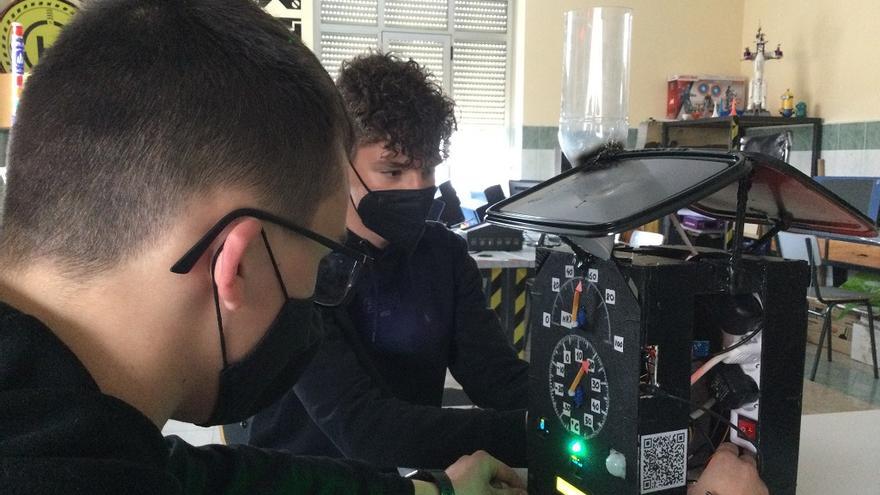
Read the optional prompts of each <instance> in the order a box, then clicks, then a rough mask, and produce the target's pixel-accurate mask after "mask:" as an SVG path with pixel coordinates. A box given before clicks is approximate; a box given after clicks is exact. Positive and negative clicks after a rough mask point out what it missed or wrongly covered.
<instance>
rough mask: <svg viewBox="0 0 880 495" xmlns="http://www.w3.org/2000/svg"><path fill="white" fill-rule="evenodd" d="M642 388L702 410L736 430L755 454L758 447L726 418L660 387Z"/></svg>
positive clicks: (649, 386) (648, 386)
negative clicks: (753, 449)
mask: <svg viewBox="0 0 880 495" xmlns="http://www.w3.org/2000/svg"><path fill="white" fill-rule="evenodd" d="M644 387H645V388H647V389H648V390H649V391H650V392H649V393H650V394H652V395H657V396H659V397H664V398H667V399H672V400H675V401H678V402H683V403H685V404H687V405H689V406H691V407H695V408H697V409H702V410H703V411H704V412H706V413H707V414H709V415H710V416H712V417H714V418H715V419H717V420H718V421H721V422H722V423H724V424H726V425H727V426H729V427H731V428H732V429H734V430H736V432H737V433H739V437H740V438H741V439H743V440H745V441H746V442H749V443H750V444H752V447H754V448H755V452H756V453H757V452H758V445H757V444H756V443H755V442H753V441H751V440H749V437H748V436H746V433H745V432H744V431H742V430H741V429H740V428H739V426H736V425H735V424H733V423H731V422H730V420H729V419H727V418H725V417H724V416H722V415H720V414H718V413H717V412H715V411H713V410H711V409H708V408H705V407H703V406H701V405H699V404H694V403H693V402H691V401H689V400H687V399H683V398H681V397H679V396H677V395H672V394H670V393H669V392H666V391H665V390H663V389H661V388H660V387H655V386H653V385H644Z"/></svg>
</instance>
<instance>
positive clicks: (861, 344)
mask: <svg viewBox="0 0 880 495" xmlns="http://www.w3.org/2000/svg"><path fill="white" fill-rule="evenodd" d="M852 332H853V333H852V350H851V351H850V354H849V356H850V357H851V358H852V359H853V360H854V361H860V362H862V363H865V364H870V365H871V366H873V365H874V362H873V360H872V359H873V358H872V356H871V340H870V338H869V337H868V322H867V321H866V320H864V319H863V320H862V321H858V322H856V323H853V326H852ZM874 342H875V344H876V345H877V346H878V347H880V320H876V319H875V320H874ZM878 357H880V355H878Z"/></svg>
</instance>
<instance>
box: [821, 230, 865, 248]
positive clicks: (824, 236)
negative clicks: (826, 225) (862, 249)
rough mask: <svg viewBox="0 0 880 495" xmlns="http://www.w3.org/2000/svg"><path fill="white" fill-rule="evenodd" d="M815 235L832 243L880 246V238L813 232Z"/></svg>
mask: <svg viewBox="0 0 880 495" xmlns="http://www.w3.org/2000/svg"><path fill="white" fill-rule="evenodd" d="M813 235H815V236H816V237H818V238H820V239H831V240H832V241H843V242H853V243H856V244H868V245H871V246H880V236H877V237H857V236H852V235H840V234H832V233H830V232H813Z"/></svg>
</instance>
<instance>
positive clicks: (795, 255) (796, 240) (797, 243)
mask: <svg viewBox="0 0 880 495" xmlns="http://www.w3.org/2000/svg"><path fill="white" fill-rule="evenodd" d="M776 239H777V245H778V247H779V254H780V255H781V256H782V257H783V258H786V259H790V260H804V261H806V262H808V263H809V262H810V256H809V253H808V252H807V242H809V243H810V246H811V247H812V248H813V262H812V263H811V264H813V265H816V266H819V265H821V264H822V257H821V256H819V241H818V240H816V236H814V235H804V234H793V233H791V232H780V233H778V234H777V235H776Z"/></svg>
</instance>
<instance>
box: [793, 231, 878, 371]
mask: <svg viewBox="0 0 880 495" xmlns="http://www.w3.org/2000/svg"><path fill="white" fill-rule="evenodd" d="M780 235H781V234H780ZM805 237H806V238H805V239H804V245H805V246H806V250H807V258H808V261H809V263H810V272H811V274H812V284H813V285H812V287H810V288H809V289H808V291H807V294H808V295H810V296H812V297H815V298H816V299H817V300H818V301H819V302H820V303H822V304H824V305H825V309H824V310H823V311H822V333H821V335H819V348H818V349H816V359H815V360H814V361H813V370H812V372H811V373H810V381H816V370H817V369H818V368H819V357H820V356H821V355H822V346H823V345H824V344H825V340H826V339H827V340H828V362H829V363H830V362H831V318H832V315H831V313H832V311H833V310H834V307H835V306H838V305H842V304H856V305H860V306H865V309H866V310H867V312H868V335H869V338H870V339H871V358H872V360H873V362H874V379H875V380H876V379H877V378H878V374H877V344H876V343H875V342H874V310H873V308H872V307H871V300H870V298H869V297H868V295H867V294H864V293H862V292H855V291H851V290H846V289H841V288H838V287H820V285H819V275H818V269H817V265H816V261H815V258H814V256H813V254H814V252H818V242H816V237H815V236H805Z"/></svg>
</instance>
